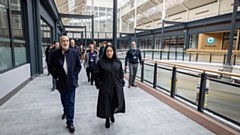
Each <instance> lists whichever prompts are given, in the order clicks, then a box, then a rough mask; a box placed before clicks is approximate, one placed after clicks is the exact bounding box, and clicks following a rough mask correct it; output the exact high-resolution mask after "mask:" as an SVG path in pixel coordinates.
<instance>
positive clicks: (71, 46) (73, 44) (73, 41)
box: [70, 39, 81, 87]
mask: <svg viewBox="0 0 240 135" xmlns="http://www.w3.org/2000/svg"><path fill="white" fill-rule="evenodd" d="M70 48H72V49H75V50H77V52H78V55H79V58H80V55H81V53H80V48H79V47H78V46H77V45H76V44H75V40H73V39H72V40H71V41H70ZM79 61H80V59H79ZM77 82H78V76H77ZM77 87H79V84H78V83H77Z"/></svg>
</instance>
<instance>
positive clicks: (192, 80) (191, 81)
mask: <svg viewBox="0 0 240 135" xmlns="http://www.w3.org/2000/svg"><path fill="white" fill-rule="evenodd" d="M198 80H199V78H198V77H195V76H190V75H185V74H182V73H177V85H176V94H177V95H179V96H181V97H184V98H186V99H187V100H189V101H191V102H194V103H195V102H196V93H197V90H198V89H197V86H198V84H197V83H198Z"/></svg>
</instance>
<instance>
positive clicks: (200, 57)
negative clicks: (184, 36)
mask: <svg viewBox="0 0 240 135" xmlns="http://www.w3.org/2000/svg"><path fill="white" fill-rule="evenodd" d="M209 58H210V54H198V60H197V61H198V62H209Z"/></svg>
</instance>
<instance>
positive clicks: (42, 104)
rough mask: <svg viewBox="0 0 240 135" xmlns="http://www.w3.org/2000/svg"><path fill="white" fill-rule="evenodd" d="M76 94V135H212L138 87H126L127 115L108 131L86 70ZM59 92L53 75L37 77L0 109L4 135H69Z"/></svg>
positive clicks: (116, 116)
mask: <svg viewBox="0 0 240 135" xmlns="http://www.w3.org/2000/svg"><path fill="white" fill-rule="evenodd" d="M79 84H80V87H78V88H77V91H76V101H75V119H74V120H75V121H74V125H75V128H76V132H75V133H74V134H76V135H209V134H213V133H212V132H210V131H208V130H207V129H205V128H204V127H202V126H201V125H199V124H197V123H196V122H194V121H192V120H191V119H189V118H187V117H186V116H184V115H182V114H180V113H179V112H177V111H175V110H174V109H172V108H170V107H169V106H167V105H166V104H164V103H163V102H161V101H159V100H157V99H156V98H154V97H152V96H151V95H149V94H147V93H146V92H144V91H143V90H141V89H139V88H131V89H128V88H127V87H125V99H126V113H125V114H116V115H115V120H116V122H115V123H114V124H111V127H110V128H109V129H106V128H105V126H104V124H105V120H104V119H99V118H97V117H96V104H97V96H98V90H97V89H96V88H95V86H91V85H89V83H88V82H87V78H86V73H85V70H84V69H82V71H81V73H80V75H79ZM61 115H62V107H61V103H60V95H59V93H58V91H57V90H55V91H53V92H52V91H51V76H42V77H37V78H36V79H34V80H33V81H31V82H30V83H29V84H28V85H27V86H25V87H24V88H23V89H22V90H21V91H20V92H18V93H17V94H16V95H15V96H14V97H12V98H11V99H10V100H9V101H7V102H6V103H5V104H4V105H2V106H1V107H0V122H1V126H0V134H1V135H66V134H70V133H69V132H68V130H67V128H66V124H65V120H61Z"/></svg>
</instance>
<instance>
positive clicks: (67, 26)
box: [64, 25, 86, 29]
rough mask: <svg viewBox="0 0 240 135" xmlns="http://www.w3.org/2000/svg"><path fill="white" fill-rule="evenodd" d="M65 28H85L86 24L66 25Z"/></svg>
mask: <svg viewBox="0 0 240 135" xmlns="http://www.w3.org/2000/svg"><path fill="white" fill-rule="evenodd" d="M64 27H65V28H79V29H85V28H86V26H70V25H64Z"/></svg>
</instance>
